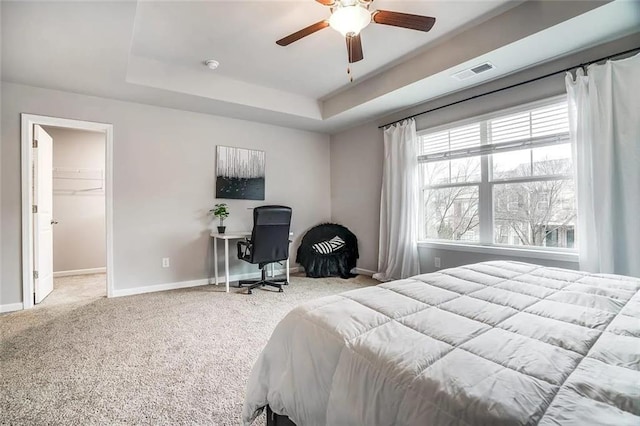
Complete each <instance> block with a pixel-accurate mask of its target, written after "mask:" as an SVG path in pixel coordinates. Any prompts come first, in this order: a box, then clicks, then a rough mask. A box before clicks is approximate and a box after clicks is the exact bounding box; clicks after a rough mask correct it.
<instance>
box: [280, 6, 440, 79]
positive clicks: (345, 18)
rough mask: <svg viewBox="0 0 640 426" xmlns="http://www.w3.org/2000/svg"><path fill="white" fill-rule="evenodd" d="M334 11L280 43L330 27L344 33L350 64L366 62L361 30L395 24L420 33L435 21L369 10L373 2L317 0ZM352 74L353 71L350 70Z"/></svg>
mask: <svg viewBox="0 0 640 426" xmlns="http://www.w3.org/2000/svg"><path fill="white" fill-rule="evenodd" d="M316 1H317V2H318V3H320V4H322V5H324V6H327V7H329V8H330V9H331V16H330V17H329V19H325V20H322V21H320V22H316V23H315V24H312V25H309V26H308V27H306V28H303V29H301V30H300V31H296V32H295V33H293V34H290V35H288V36H286V37H284V38H282V39H280V40H278V41H276V44H278V45H280V46H288V45H289V44H291V43H293V42H294V41H298V40H300V39H301V38H303V37H306V36H308V35H311V34H313V33H315V32H317V31H320V30H322V29H324V28H327V27H331V28H333V29H334V30H336V31H338V32H339V33H341V34H342V35H343V36H344V37H345V39H346V41H347V55H348V57H349V63H350V64H352V63H354V62H358V61H361V60H362V59H364V55H363V53H362V40H361V39H360V31H362V30H363V29H364V28H365V27H366V26H367V25H369V24H370V23H372V22H373V23H375V24H383V25H392V26H394V27H401V28H409V29H411V30H417V31H425V32H426V31H429V30H430V29H431V28H432V27H433V24H435V22H436V18H433V17H430V16H421V15H412V14H409V13H400V12H391V11H388V10H375V11H373V12H370V11H369V7H370V6H371V3H373V0H316ZM347 72H348V73H349V72H350V70H349V69H347Z"/></svg>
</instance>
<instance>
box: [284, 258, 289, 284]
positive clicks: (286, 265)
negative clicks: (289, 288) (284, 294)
mask: <svg viewBox="0 0 640 426" xmlns="http://www.w3.org/2000/svg"><path fill="white" fill-rule="evenodd" d="M284 267H285V268H287V284H289V258H288V257H287V263H286V264H285V266H284Z"/></svg>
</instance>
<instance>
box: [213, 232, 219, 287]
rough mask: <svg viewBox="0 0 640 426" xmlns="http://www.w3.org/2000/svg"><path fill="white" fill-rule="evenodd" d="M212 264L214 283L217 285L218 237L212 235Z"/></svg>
mask: <svg viewBox="0 0 640 426" xmlns="http://www.w3.org/2000/svg"><path fill="white" fill-rule="evenodd" d="M213 265H214V266H213V273H214V275H215V283H216V285H218V284H219V282H218V239H217V238H216V237H213Z"/></svg>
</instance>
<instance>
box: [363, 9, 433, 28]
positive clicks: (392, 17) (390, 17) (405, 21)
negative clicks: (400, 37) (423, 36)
mask: <svg viewBox="0 0 640 426" xmlns="http://www.w3.org/2000/svg"><path fill="white" fill-rule="evenodd" d="M372 20H373V22H375V23H376V24H384V25H393V26H394V27H401V28H409V29H411V30H418V31H425V32H426V31H429V30H430V29H431V28H432V27H433V24H435V23H436V18H433V17H431V16H422V15H412V14H410V13H400V12H391V11H389V10H377V11H375V12H373V15H372Z"/></svg>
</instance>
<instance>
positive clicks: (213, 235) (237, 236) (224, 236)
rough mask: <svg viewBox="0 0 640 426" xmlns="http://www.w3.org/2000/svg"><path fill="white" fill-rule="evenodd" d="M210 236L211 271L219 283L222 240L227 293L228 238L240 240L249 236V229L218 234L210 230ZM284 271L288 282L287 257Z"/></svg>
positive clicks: (272, 274) (272, 271) (290, 233)
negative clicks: (219, 258)
mask: <svg viewBox="0 0 640 426" xmlns="http://www.w3.org/2000/svg"><path fill="white" fill-rule="evenodd" d="M209 235H211V238H213V265H214V266H213V273H214V275H215V284H216V285H218V284H219V280H218V240H223V241H224V282H225V285H226V286H227V293H229V240H242V239H245V238H247V237H250V236H251V231H235V232H225V233H224V234H220V233H218V232H211V234H209ZM289 235H293V232H289ZM285 268H286V273H287V282H289V258H287V261H286V265H285ZM271 276H272V277H273V276H274V268H273V263H272V264H271Z"/></svg>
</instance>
